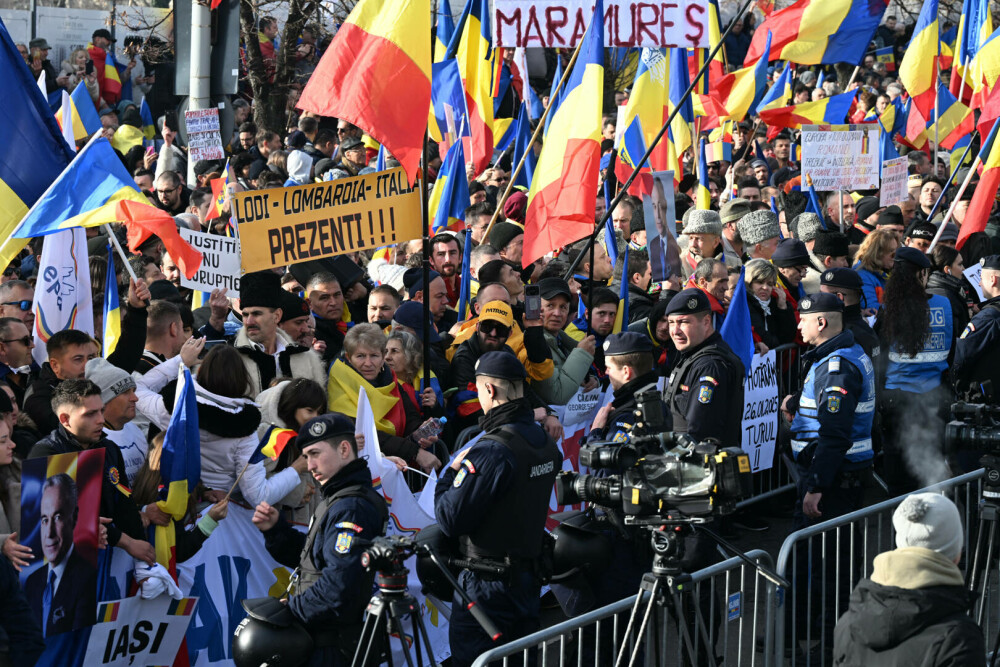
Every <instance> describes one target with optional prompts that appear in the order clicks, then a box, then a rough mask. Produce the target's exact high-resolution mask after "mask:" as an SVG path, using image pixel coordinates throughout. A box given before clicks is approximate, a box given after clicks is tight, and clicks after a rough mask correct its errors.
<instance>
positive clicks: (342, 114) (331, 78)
mask: <svg viewBox="0 0 1000 667" xmlns="http://www.w3.org/2000/svg"><path fill="white" fill-rule="evenodd" d="M430 34H431V8H430V2H429V0H395V1H394V2H382V0H360V1H359V2H358V4H356V5H355V6H354V9H353V10H351V13H350V14H349V15H348V17H347V20H346V21H345V22H344V23H343V24H341V26H340V28H339V29H338V30H337V34H336V35H334V38H333V41H332V42H331V43H330V46H329V47H328V48H327V50H326V52H325V53H324V54H323V58H322V59H321V60H320V61H319V65H317V67H316V70H315V72H313V76H311V77H309V82H308V83H307V84H306V87H305V89H304V90H303V91H302V97H301V98H300V99H299V104H298V106H299V108H301V109H304V110H306V111H312V112H314V113H317V114H319V115H321V116H329V117H333V118H342V119H344V120H346V121H348V122H350V123H353V124H354V125H357V126H358V127H360V128H361V129H363V130H364V131H365V132H366V133H368V134H369V135H371V136H372V137H373V138H374V139H375V140H376V141H378V143H380V144H385V147H386V149H388V151H389V152H390V153H392V154H393V155H394V156H395V157H396V159H398V160H399V163H400V164H401V165H402V166H403V168H404V169H406V175H407V177H408V178H409V180H410V182H411V183H412V182H413V181H415V180H416V176H417V171H418V169H419V165H420V156H421V152H422V150H423V142H424V132H425V128H426V126H427V118H426V116H425V115H424V113H423V111H421V112H420V113H416V114H415V113H414V112H413V110H414V109H421V110H423V109H429V108H430V105H431V43H430V39H429V36H430Z"/></svg>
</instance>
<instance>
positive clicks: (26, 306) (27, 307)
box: [0, 299, 31, 312]
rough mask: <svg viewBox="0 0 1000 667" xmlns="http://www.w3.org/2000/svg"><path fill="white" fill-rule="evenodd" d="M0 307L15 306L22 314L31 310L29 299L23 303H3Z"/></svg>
mask: <svg viewBox="0 0 1000 667" xmlns="http://www.w3.org/2000/svg"><path fill="white" fill-rule="evenodd" d="M0 305H2V306H17V307H18V308H20V309H21V310H23V311H24V312H28V311H29V310H31V300H30V299H25V300H24V301H4V302H3V303H2V304H0Z"/></svg>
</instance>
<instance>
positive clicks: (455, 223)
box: [427, 141, 469, 233]
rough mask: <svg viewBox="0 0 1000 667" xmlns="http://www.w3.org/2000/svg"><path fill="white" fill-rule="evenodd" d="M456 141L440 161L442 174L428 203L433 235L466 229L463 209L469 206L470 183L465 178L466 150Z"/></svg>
mask: <svg viewBox="0 0 1000 667" xmlns="http://www.w3.org/2000/svg"><path fill="white" fill-rule="evenodd" d="M462 144H463V142H461V141H456V142H455V143H453V144H452V145H451V148H449V149H448V152H447V153H445V155H444V160H442V161H441V171H439V172H438V177H437V180H436V181H434V190H433V191H432V192H431V197H430V200H429V201H428V202H427V211H428V213H429V214H430V216H431V229H432V230H433V231H434V233H437V232H439V231H444V230H446V229H451V230H452V231H458V230H460V229H464V228H465V224H464V223H465V209H466V208H468V206H469V181H468V179H467V178H466V175H465V147H464V146H463V145H462Z"/></svg>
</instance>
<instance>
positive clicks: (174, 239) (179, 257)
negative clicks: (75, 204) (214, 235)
mask: <svg viewBox="0 0 1000 667" xmlns="http://www.w3.org/2000/svg"><path fill="white" fill-rule="evenodd" d="M115 216H116V217H115V219H116V220H119V221H121V222H124V223H125V231H126V234H127V239H128V249H129V250H130V251H131V252H138V251H139V246H141V245H142V244H143V243H145V242H146V239H148V238H149V237H150V236H153V235H156V236H157V237H158V238H159V239H160V240H161V241H163V247H164V248H166V250H167V252H168V253H169V254H170V258H171V259H173V260H174V261H175V262H177V267H178V268H179V269H180V270H181V272H182V273H183V274H184V275H185V276H187V278H188V280H190V279H191V278H193V277H194V274H195V273H197V272H198V267H199V266H201V261H202V258H203V257H202V254H201V253H200V252H198V251H197V250H195V249H194V248H193V247H192V246H191V244H190V243H188V242H187V241H185V240H184V239H183V238H181V235H180V233H179V232H178V231H177V223H176V222H174V218H173V216H171V215H170V214H169V213H167V212H166V211H162V210H160V209H158V208H156V207H155V206H150V205H149V204H148V203H143V204H140V203H138V202H134V201H123V202H120V203H119V204H118V207H117V209H116V210H115Z"/></svg>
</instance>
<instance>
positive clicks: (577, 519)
mask: <svg viewBox="0 0 1000 667" xmlns="http://www.w3.org/2000/svg"><path fill="white" fill-rule="evenodd" d="M591 524H592V520H591V519H590V518H589V517H588V516H587V515H586V514H585V513H584V512H564V513H562V515H561V517H560V523H559V525H558V526H556V527H555V529H554V530H553V531H552V533H551V535H552V538H553V540H554V547H553V551H552V581H555V582H558V581H562V580H564V579H567V578H569V577H571V576H572V575H574V574H576V573H578V572H580V571H587V572H605V571H607V568H609V567H610V566H611V556H612V546H611V539H610V538H609V537H608V536H607V535H605V534H604V533H603V532H601V531H599V530H597V529H596V528H595V527H594V526H592V525H591Z"/></svg>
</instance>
